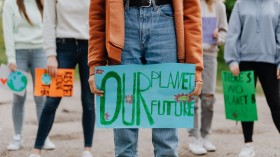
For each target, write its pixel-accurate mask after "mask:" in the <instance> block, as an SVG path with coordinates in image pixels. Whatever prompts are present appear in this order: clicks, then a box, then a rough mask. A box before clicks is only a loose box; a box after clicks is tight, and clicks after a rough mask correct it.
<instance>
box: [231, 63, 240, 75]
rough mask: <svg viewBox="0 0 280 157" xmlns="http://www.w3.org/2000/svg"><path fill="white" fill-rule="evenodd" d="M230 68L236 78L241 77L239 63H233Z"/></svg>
mask: <svg viewBox="0 0 280 157" xmlns="http://www.w3.org/2000/svg"><path fill="white" fill-rule="evenodd" d="M229 68H230V71H231V73H232V74H233V75H234V76H238V75H239V73H240V70H239V64H238V63H232V64H230V66H229Z"/></svg>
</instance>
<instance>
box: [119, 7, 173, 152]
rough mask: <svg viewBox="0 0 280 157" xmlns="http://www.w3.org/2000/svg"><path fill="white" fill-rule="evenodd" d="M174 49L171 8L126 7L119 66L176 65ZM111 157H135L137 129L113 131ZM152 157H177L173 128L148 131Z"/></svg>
mask: <svg viewBox="0 0 280 157" xmlns="http://www.w3.org/2000/svg"><path fill="white" fill-rule="evenodd" d="M176 62H177V46H176V35H175V26H174V20H173V9H172V6H170V5H162V6H156V7H150V8H138V7H130V8H127V7H126V11H125V46H124V49H123V52H122V64H156V63H176ZM114 139H115V155H116V156H117V157H137V156H138V155H137V143H138V129H114ZM152 141H153V145H154V155H155V156H156V157H177V156H178V151H177V149H178V135H177V129H172V128H166V129H157V128H154V129H152Z"/></svg>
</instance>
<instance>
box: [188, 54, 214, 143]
mask: <svg viewBox="0 0 280 157" xmlns="http://www.w3.org/2000/svg"><path fill="white" fill-rule="evenodd" d="M203 64H204V70H203V72H202V80H203V81H204V85H203V88H202V91H201V95H200V96H199V97H196V99H195V108H194V128H193V129H191V130H190V131H189V135H190V136H194V137H196V138H199V137H200V136H201V137H202V138H205V137H206V136H208V135H209V134H210V131H211V126H212V120H213V114H214V103H215V97H214V94H215V90H216V77H217V65H218V63H217V57H215V56H210V55H203ZM209 95H210V96H209ZM198 99H200V100H201V116H200V117H201V123H200V129H199V126H198V121H199V120H198V117H199V116H198V112H197V111H198V106H199V105H198ZM199 130H200V131H199Z"/></svg>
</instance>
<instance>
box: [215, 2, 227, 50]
mask: <svg viewBox="0 0 280 157" xmlns="http://www.w3.org/2000/svg"><path fill="white" fill-rule="evenodd" d="M217 13H218V16H219V19H218V21H219V23H218V30H219V31H218V45H223V44H224V43H225V41H226V36H227V31H228V23H227V14H226V7H225V5H224V3H223V2H219V3H218V11H217Z"/></svg>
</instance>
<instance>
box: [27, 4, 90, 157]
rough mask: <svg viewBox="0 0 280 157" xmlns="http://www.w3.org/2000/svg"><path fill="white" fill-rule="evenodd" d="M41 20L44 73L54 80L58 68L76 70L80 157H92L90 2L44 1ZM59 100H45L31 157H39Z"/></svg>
mask: <svg viewBox="0 0 280 157" xmlns="http://www.w3.org/2000/svg"><path fill="white" fill-rule="evenodd" d="M44 7H45V9H44V20H43V23H44V24H43V25H44V29H43V39H44V49H45V51H46V54H47V72H48V73H49V75H50V76H51V77H52V78H55V76H56V74H57V69H58V68H63V69H75V67H76V65H78V66H79V75H80V83H81V99H82V107H83V115H82V126H83V134H84V150H83V152H82V155H81V156H82V157H92V154H91V147H92V141H93V133H94V123H95V109H94V95H93V94H92V93H91V92H90V87H89V84H88V76H89V67H88V65H87V60H88V36H89V35H88V8H89V0H58V1H57V0H45V3H44ZM61 99H62V98H61V97H47V100H46V103H45V107H44V110H43V112H42V116H41V119H40V123H39V128H38V132H37V136H36V141H35V145H34V150H33V151H32V154H30V157H40V155H41V149H42V148H43V143H44V141H45V139H46V137H47V136H48V134H49V132H50V130H51V128H52V125H53V122H54V118H55V113H56V110H57V108H58V106H59V104H60V101H61Z"/></svg>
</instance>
